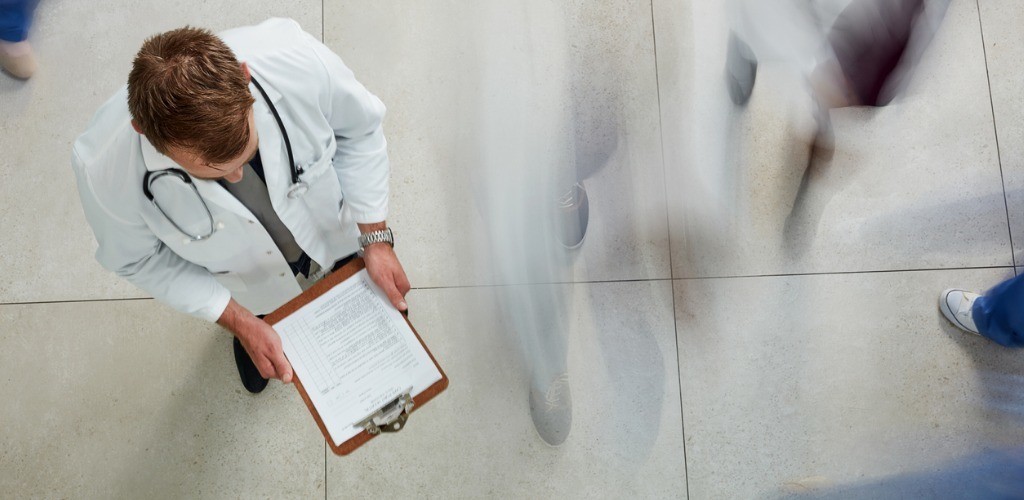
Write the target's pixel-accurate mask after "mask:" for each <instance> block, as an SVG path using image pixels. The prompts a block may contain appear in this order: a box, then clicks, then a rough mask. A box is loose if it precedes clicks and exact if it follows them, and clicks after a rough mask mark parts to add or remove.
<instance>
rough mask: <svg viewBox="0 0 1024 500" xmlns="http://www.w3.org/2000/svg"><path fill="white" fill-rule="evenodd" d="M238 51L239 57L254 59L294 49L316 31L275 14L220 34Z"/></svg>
mask: <svg viewBox="0 0 1024 500" xmlns="http://www.w3.org/2000/svg"><path fill="white" fill-rule="evenodd" d="M217 36H219V37H220V38H221V39H222V40H224V43H226V44H227V45H228V47H231V50H232V51H234V52H235V57H237V58H238V60H239V61H251V60H253V59H259V58H265V57H268V56H271V55H273V54H277V53H282V52H289V51H290V49H295V48H305V47H308V46H309V41H310V39H311V38H312V35H310V34H309V33H306V32H305V31H303V30H302V27H301V26H299V23H298V22H296V21H295V20H294V19H287V18H280V17H274V18H270V19H267V20H266V21H263V22H262V23H259V24H256V25H253V26H242V27H239V28H232V29H229V30H226V31H222V32H220V33H218V34H217Z"/></svg>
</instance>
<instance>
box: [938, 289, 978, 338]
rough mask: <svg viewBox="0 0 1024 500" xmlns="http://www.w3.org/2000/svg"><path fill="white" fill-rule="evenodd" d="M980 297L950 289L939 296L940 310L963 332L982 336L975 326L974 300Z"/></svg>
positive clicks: (972, 293) (975, 294)
mask: <svg viewBox="0 0 1024 500" xmlns="http://www.w3.org/2000/svg"><path fill="white" fill-rule="evenodd" d="M978 297H981V295H979V294H977V293H974V292H968V291H967V290H959V289H956V288H950V289H949V290H946V291H944V292H942V295H940V296H939V310H940V311H942V315H943V316H945V317H946V319H948V320H949V322H950V323H953V324H954V325H956V326H957V327H958V328H960V329H961V330H964V331H967V332H971V333H973V334H975V335H981V334H980V333H978V325H975V324H974V314H973V308H974V300H975V299H977V298H978Z"/></svg>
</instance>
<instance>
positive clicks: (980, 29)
mask: <svg viewBox="0 0 1024 500" xmlns="http://www.w3.org/2000/svg"><path fill="white" fill-rule="evenodd" d="M974 6H975V7H976V8H977V9H978V32H979V33H981V53H982V54H983V56H984V59H985V80H986V81H987V82H988V105H989V109H990V111H991V112H992V134H993V135H994V136H995V138H996V159H997V160H998V162H999V184H1000V186H1001V187H1002V188H1003V209H1005V210H1006V232H1007V233H1008V234H1009V236H1010V261H1011V262H1012V263H1013V265H1014V274H1016V272H1017V270H1016V266H1017V255H1016V251H1015V250H1014V246H1013V228H1012V227H1011V226H1010V203H1009V201H1007V199H1006V178H1005V176H1004V175H1003V153H1002V151H1001V150H1000V147H999V127H998V126H997V125H996V105H995V100H994V99H993V96H992V75H990V74H989V69H988V47H986V46H985V27H984V26H983V25H982V22H981V4H980V3H979V2H978V0H974Z"/></svg>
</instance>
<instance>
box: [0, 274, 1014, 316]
mask: <svg viewBox="0 0 1024 500" xmlns="http://www.w3.org/2000/svg"><path fill="white" fill-rule="evenodd" d="M986 269H1013V270H1016V268H1015V266H1009V265H1008V266H968V267H935V268H916V269H876V270H869V271H838V272H820V273H814V272H811V273H779V274H747V275H722V276H698V277H693V278H640V279H623V280H593V281H559V282H545V283H511V284H507V283H506V284H487V285H456V286H425V287H413V288H412V290H459V289H464V288H498V287H507V286H541V285H601V284H613V283H650V282H656V281H703V280H727V279H746V278H789V277H799V276H844V275H851V274H892V273H918V272H930V271H977V270H986ZM143 300H156V299H154V298H153V297H125V298H119V299H70V300H37V301H29V302H0V307H3V306H35V305H49V304H89V303H94V302H135V301H143Z"/></svg>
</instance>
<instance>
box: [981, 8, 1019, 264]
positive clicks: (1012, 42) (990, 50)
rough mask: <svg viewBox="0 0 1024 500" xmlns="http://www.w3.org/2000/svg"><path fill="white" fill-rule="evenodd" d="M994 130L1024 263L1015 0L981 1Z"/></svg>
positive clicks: (1015, 246) (1015, 241)
mask: <svg viewBox="0 0 1024 500" xmlns="http://www.w3.org/2000/svg"><path fill="white" fill-rule="evenodd" d="M979 5H980V6H981V25H982V30H983V31H984V34H985V55H986V57H987V59H988V75H989V83H990V85H991V86H992V107H993V109H994V111H995V125H996V126H995V130H996V133H997V134H998V136H999V153H1000V156H1001V160H1002V166H1003V181H1004V185H1005V186H1006V201H1007V210H1008V212H1009V216H1010V228H1011V231H1012V237H1013V250H1014V255H1015V256H1016V263H1017V264H1020V263H1021V262H1024V104H1021V103H1022V102H1024V89H1022V88H1021V85H1020V80H1021V75H1024V62H1022V61H1024V40H1021V38H1020V29H1019V28H1020V26H1021V25H1022V23H1024V9H1021V6H1020V4H1019V3H1017V2H1014V1H1013V0H997V1H991V2H981V3H980V4H979Z"/></svg>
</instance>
